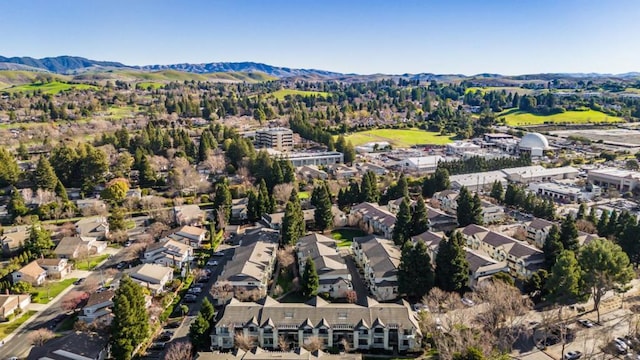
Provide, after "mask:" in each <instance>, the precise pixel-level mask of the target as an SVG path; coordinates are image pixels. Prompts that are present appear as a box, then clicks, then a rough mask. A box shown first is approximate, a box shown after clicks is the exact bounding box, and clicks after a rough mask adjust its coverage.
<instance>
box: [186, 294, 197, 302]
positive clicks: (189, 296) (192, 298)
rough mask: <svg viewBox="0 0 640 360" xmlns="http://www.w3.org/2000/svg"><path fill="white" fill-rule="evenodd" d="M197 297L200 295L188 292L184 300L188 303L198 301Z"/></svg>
mask: <svg viewBox="0 0 640 360" xmlns="http://www.w3.org/2000/svg"><path fill="white" fill-rule="evenodd" d="M197 298H198V297H197V296H195V295H194V294H187V295H185V296H184V300H183V301H184V302H186V303H192V302H196V299H197Z"/></svg>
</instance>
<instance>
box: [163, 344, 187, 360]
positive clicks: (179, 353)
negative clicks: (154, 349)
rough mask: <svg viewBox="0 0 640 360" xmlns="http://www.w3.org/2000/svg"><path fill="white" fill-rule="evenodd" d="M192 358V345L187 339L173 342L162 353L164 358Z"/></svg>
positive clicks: (185, 359)
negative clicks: (164, 352) (165, 351)
mask: <svg viewBox="0 0 640 360" xmlns="http://www.w3.org/2000/svg"><path fill="white" fill-rule="evenodd" d="M192 358H193V346H192V345H191V343H190V342H189V341H179V342H174V343H173V344H171V346H169V348H168V349H167V353H166V354H165V355H164V359H165V360H191V359H192Z"/></svg>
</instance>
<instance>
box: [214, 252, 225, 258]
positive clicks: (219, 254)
mask: <svg viewBox="0 0 640 360" xmlns="http://www.w3.org/2000/svg"><path fill="white" fill-rule="evenodd" d="M213 256H219V257H220V256H224V251H216V252H214V253H213Z"/></svg>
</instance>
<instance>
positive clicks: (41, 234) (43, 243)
mask: <svg viewBox="0 0 640 360" xmlns="http://www.w3.org/2000/svg"><path fill="white" fill-rule="evenodd" d="M24 248H25V250H26V251H29V252H30V253H31V254H32V255H33V256H34V257H40V256H46V255H48V254H49V252H50V251H51V249H52V248H53V241H52V240H51V233H50V232H49V231H48V230H47V229H45V228H43V227H42V226H40V224H33V225H31V227H30V228H29V237H28V238H27V240H26V242H25V244H24Z"/></svg>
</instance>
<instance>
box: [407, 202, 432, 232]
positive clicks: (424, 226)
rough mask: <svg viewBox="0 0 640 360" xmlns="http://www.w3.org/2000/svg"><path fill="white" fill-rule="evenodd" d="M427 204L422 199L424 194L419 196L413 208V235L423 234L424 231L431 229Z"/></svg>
mask: <svg viewBox="0 0 640 360" xmlns="http://www.w3.org/2000/svg"><path fill="white" fill-rule="evenodd" d="M427 216H428V212H427V206H426V205H425V203H424V200H422V196H419V197H418V201H417V202H416V206H415V208H414V210H413V214H412V215H411V235H412V236H413V235H418V234H422V233H423V232H425V231H427V230H429V219H428V217H427Z"/></svg>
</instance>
